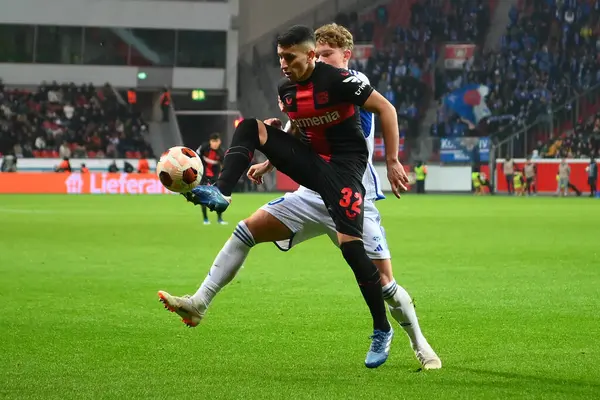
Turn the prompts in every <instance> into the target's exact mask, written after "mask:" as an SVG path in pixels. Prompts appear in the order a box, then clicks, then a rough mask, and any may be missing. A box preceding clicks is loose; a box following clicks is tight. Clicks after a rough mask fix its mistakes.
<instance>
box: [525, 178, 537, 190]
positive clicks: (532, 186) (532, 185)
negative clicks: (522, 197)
mask: <svg viewBox="0 0 600 400" xmlns="http://www.w3.org/2000/svg"><path fill="white" fill-rule="evenodd" d="M532 190H533V194H537V184H536V183H535V178H527V194H531V191H532Z"/></svg>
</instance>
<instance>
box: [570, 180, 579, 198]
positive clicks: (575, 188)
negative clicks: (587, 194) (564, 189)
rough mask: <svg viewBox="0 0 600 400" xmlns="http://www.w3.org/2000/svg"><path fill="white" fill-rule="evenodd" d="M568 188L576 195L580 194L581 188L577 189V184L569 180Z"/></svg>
mask: <svg viewBox="0 0 600 400" xmlns="http://www.w3.org/2000/svg"><path fill="white" fill-rule="evenodd" d="M569 189H571V190H572V191H574V192H575V193H576V194H577V196H581V190H579V189H577V186H575V185H573V184H572V183H571V182H570V181H569Z"/></svg>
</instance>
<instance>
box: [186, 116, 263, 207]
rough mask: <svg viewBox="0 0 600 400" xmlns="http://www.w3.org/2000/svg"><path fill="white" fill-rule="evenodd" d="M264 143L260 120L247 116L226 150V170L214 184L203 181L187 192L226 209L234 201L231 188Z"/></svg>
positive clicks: (193, 199)
mask: <svg viewBox="0 0 600 400" xmlns="http://www.w3.org/2000/svg"><path fill="white" fill-rule="evenodd" d="M259 146H260V140H259V129H258V121H257V120H255V119H253V118H250V119H245V120H243V121H242V122H241V123H240V124H239V125H238V127H237V128H236V130H235V133H234V134H233V139H232V140H231V146H229V149H227V152H225V158H224V159H223V170H222V171H221V174H220V175H219V178H218V179H217V184H216V185H214V186H208V185H201V186H197V187H196V188H194V189H193V190H192V191H191V192H189V193H188V194H186V198H187V199H188V200H189V201H191V202H192V203H194V204H203V205H205V206H207V207H208V208H209V209H210V210H211V211H217V212H223V211H225V210H226V209H227V207H229V204H230V203H231V192H232V191H233V188H234V187H235V185H236V184H237V182H238V180H239V179H240V177H241V176H242V174H243V173H244V171H245V170H246V169H247V168H248V165H250V161H252V157H253V156H254V151H255V150H256V148H257V147H259Z"/></svg>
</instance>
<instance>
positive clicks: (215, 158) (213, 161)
mask: <svg viewBox="0 0 600 400" xmlns="http://www.w3.org/2000/svg"><path fill="white" fill-rule="evenodd" d="M196 153H198V155H199V156H200V159H202V164H203V165H204V175H202V181H201V182H200V184H201V185H214V184H215V183H216V182H217V177H218V176H219V172H220V170H221V164H222V163H223V150H222V149H221V137H220V136H219V134H218V133H214V134H212V135H211V136H210V138H209V140H208V142H207V143H203V144H201V145H200V147H198V150H196ZM202 216H203V218H204V225H209V224H210V221H209V220H208V215H207V212H206V206H205V205H202ZM217 223H219V224H221V225H227V222H225V221H223V213H222V212H220V211H219V212H217Z"/></svg>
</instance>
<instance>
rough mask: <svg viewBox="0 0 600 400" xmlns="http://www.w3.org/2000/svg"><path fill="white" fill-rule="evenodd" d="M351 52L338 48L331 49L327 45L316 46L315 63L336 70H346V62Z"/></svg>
mask: <svg viewBox="0 0 600 400" xmlns="http://www.w3.org/2000/svg"><path fill="white" fill-rule="evenodd" d="M351 55H352V52H351V51H350V50H342V49H340V48H339V47H331V46H330V45H328V44H326V43H325V44H320V43H319V44H317V49H316V57H317V61H320V62H324V63H325V64H329V65H331V66H333V67H336V68H345V69H347V68H348V60H350V56H351Z"/></svg>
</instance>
